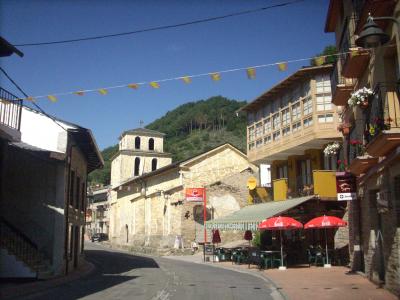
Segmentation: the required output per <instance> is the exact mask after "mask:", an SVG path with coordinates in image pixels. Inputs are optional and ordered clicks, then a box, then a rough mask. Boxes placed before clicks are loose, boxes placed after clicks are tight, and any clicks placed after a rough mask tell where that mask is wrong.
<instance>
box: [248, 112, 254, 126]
mask: <svg viewBox="0 0 400 300" xmlns="http://www.w3.org/2000/svg"><path fill="white" fill-rule="evenodd" d="M253 122H254V113H252V112H249V113H247V124H251V123H253Z"/></svg>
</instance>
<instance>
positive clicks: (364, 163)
mask: <svg viewBox="0 0 400 300" xmlns="http://www.w3.org/2000/svg"><path fill="white" fill-rule="evenodd" d="M377 163H378V157H371V156H357V157H356V158H355V159H353V160H352V161H351V163H350V165H349V171H350V173H352V174H354V175H355V176H359V175H361V174H364V173H366V172H367V171H368V170H369V169H370V168H371V167H373V166H374V165H376V164H377Z"/></svg>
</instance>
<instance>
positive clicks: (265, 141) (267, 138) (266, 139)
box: [264, 135, 271, 144]
mask: <svg viewBox="0 0 400 300" xmlns="http://www.w3.org/2000/svg"><path fill="white" fill-rule="evenodd" d="M270 142H271V135H268V136H266V137H265V138H264V144H268V143H270Z"/></svg>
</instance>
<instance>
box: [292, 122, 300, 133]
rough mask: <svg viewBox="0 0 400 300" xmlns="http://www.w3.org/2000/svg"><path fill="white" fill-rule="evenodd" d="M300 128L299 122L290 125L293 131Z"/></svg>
mask: <svg viewBox="0 0 400 300" xmlns="http://www.w3.org/2000/svg"><path fill="white" fill-rule="evenodd" d="M300 129H301V122H297V123H294V124H293V126H292V131H293V132H296V131H299V130H300Z"/></svg>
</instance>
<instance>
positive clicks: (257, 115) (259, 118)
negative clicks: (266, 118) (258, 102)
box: [255, 109, 263, 122]
mask: <svg viewBox="0 0 400 300" xmlns="http://www.w3.org/2000/svg"><path fill="white" fill-rule="evenodd" d="M262 118H263V111H262V109H260V110H258V111H257V112H256V119H255V121H256V122H258V121H260V120H261V119H262Z"/></svg>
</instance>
